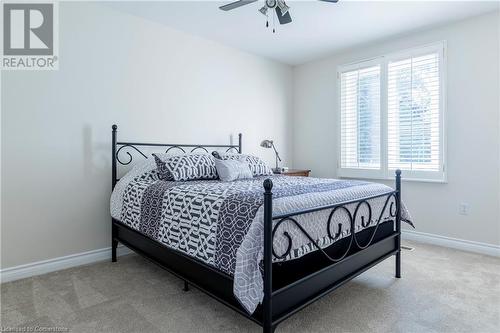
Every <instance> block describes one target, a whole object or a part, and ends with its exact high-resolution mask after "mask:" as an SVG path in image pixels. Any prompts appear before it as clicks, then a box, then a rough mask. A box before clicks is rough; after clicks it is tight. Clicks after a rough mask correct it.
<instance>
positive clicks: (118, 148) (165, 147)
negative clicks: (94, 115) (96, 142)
mask: <svg viewBox="0 0 500 333" xmlns="http://www.w3.org/2000/svg"><path fill="white" fill-rule="evenodd" d="M111 128H112V131H111V146H112V149H111V154H112V155H111V161H112V162H111V165H112V171H111V172H112V175H111V177H112V187H113V189H114V188H115V185H116V183H117V182H118V180H119V179H118V178H117V163H118V164H121V165H129V164H130V163H131V162H132V160H133V159H134V157H133V155H132V154H131V153H130V151H135V152H136V153H137V155H139V156H141V157H143V158H146V159H147V158H148V155H146V154H145V153H144V152H143V151H142V150H141V148H155V149H158V151H161V152H164V153H167V152H169V151H170V150H172V149H178V150H180V151H182V152H184V153H187V152H191V153H192V152H196V151H204V152H206V153H210V152H209V151H208V149H207V148H226V152H229V151H231V150H234V151H236V152H238V153H240V154H241V137H242V135H241V133H239V134H238V144H237V145H231V144H230V145H211V144H185V143H146V142H122V141H117V139H116V134H117V130H118V126H116V125H113V126H112V127H111ZM120 154H121V155H120ZM123 155H126V156H123ZM120 156H122V157H120Z"/></svg>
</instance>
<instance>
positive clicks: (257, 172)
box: [219, 153, 273, 176]
mask: <svg viewBox="0 0 500 333" xmlns="http://www.w3.org/2000/svg"><path fill="white" fill-rule="evenodd" d="M219 156H220V159H222V160H241V161H245V162H247V163H248V167H249V168H250V170H251V171H252V174H253V175H254V176H267V175H272V174H273V170H272V169H271V168H270V167H269V166H268V165H267V164H266V162H264V161H263V160H261V159H260V158H259V157H257V156H253V155H244V154H228V153H225V154H219Z"/></svg>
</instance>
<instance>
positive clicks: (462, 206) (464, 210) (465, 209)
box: [458, 202, 470, 215]
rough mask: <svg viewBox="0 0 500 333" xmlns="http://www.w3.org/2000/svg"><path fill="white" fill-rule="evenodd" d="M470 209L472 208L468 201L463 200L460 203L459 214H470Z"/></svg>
mask: <svg viewBox="0 0 500 333" xmlns="http://www.w3.org/2000/svg"><path fill="white" fill-rule="evenodd" d="M469 210H470V206H469V204H468V203H465V202H461V203H460V204H459V205H458V214H460V215H469Z"/></svg>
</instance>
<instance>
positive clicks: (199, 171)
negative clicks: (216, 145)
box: [153, 154, 217, 181]
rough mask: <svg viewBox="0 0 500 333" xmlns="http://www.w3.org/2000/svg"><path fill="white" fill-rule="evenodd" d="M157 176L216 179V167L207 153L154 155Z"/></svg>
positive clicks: (178, 179)
mask: <svg viewBox="0 0 500 333" xmlns="http://www.w3.org/2000/svg"><path fill="white" fill-rule="evenodd" d="M153 155H154V157H155V161H156V165H157V169H158V176H159V177H160V179H162V180H174V181H182V180H196V179H216V178H217V169H215V163H214V159H213V158H212V156H210V155H207V154H183V155H160V156H158V155H156V154H153Z"/></svg>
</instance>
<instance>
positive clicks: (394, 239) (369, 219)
mask: <svg viewBox="0 0 500 333" xmlns="http://www.w3.org/2000/svg"><path fill="white" fill-rule="evenodd" d="M272 187H273V184H272V181H271V180H270V179H266V180H265V181H264V190H265V192H264V272H263V273H264V274H263V275H264V301H263V307H262V310H263V312H262V315H263V327H264V332H273V331H274V329H275V327H276V325H278V324H279V323H280V322H281V321H283V320H285V319H286V318H288V317H289V316H291V315H292V314H294V313H295V312H297V311H299V310H301V309H302V308H304V307H306V306H307V305H309V304H310V303H312V302H314V301H315V300H317V299H318V298H320V297H322V296H325V295H326V294H328V293H330V292H331V291H333V290H335V289H337V288H338V287H340V286H342V285H343V284H344V283H346V282H348V281H349V280H351V279H353V278H354V277H356V276H358V275H359V274H361V273H363V272H364V271H366V270H367V269H369V268H370V267H373V266H374V265H376V264H378V263H379V262H381V261H382V260H385V259H387V258H388V257H390V256H392V255H395V256H396V274H395V275H396V277H397V278H399V277H400V275H401V266H400V261H401V258H400V250H401V171H400V170H397V171H396V189H395V190H394V191H391V192H388V193H384V194H381V195H376V196H372V197H367V198H362V199H357V200H352V201H346V202H342V203H338V204H334V205H329V206H323V207H317V208H312V209H307V210H301V211H295V212H291V213H286V214H281V215H275V216H273V214H272V204H273V195H272ZM376 198H384V199H383V200H384V205H383V208H382V210H381V211H380V213H379V214H378V216H376V219H375V220H374V219H373V218H374V216H372V215H373V209H372V207H371V205H370V200H371V199H376ZM348 206H350V207H351V210H350V209H348ZM352 207H353V208H352ZM362 207H364V208H365V209H364V213H362ZM352 209H353V213H351V211H352ZM321 210H326V211H329V214H328V219H327V221H325V227H326V231H327V235H328V237H329V239H330V240H331V241H332V242H333V241H337V240H338V239H339V238H340V237H341V232H342V227H341V225H340V224H339V225H338V226H337V229H336V232H334V231H333V230H334V229H335V226H334V225H333V224H334V221H335V220H334V217H335V216H336V214H338V213H339V212H343V213H344V214H346V215H347V217H348V219H349V225H350V235H349V236H347V244H348V245H347V246H346V247H345V249H343V251H342V253H340V254H338V255H336V256H333V255H332V254H331V253H330V254H329V253H327V252H326V251H325V250H324V249H323V248H322V247H321V246H320V245H319V244H318V243H317V242H316V240H315V239H314V238H313V237H312V236H311V235H310V234H309V233H308V232H307V231H306V230H305V228H304V227H303V226H302V225H301V224H300V223H299V222H298V221H297V219H296V217H297V216H299V215H301V214H306V213H312V212H317V211H321ZM387 215H389V216H390V217H391V218H392V221H393V222H394V228H393V232H392V233H390V234H389V235H386V236H384V237H383V238H379V237H376V235H377V230H378V228H379V226H380V224H381V222H382V220H383V217H384V216H387ZM357 221H358V222H360V225H361V226H362V227H363V228H367V227H369V226H370V225H371V226H372V228H371V233H370V234H369V235H368V236H365V237H364V238H363V239H359V236H358V235H357V234H356V232H354V231H355V226H356V223H357ZM283 223H291V224H293V226H294V227H296V228H297V229H298V230H300V232H301V233H302V235H303V236H305V237H306V238H307V239H308V240H309V242H310V243H311V244H313V245H314V247H315V248H316V249H317V252H319V253H321V255H322V256H323V257H324V259H325V260H326V261H327V262H328V265H326V267H324V268H322V269H320V270H318V271H315V272H312V273H310V274H308V275H307V276H305V277H303V278H301V279H299V280H297V281H295V282H293V283H291V284H288V285H285V286H280V288H279V289H273V274H272V269H273V265H272V262H273V257H274V258H278V259H280V258H284V257H286V256H287V255H288V254H289V253H290V251H291V250H292V248H293V241H294V240H293V238H292V237H291V236H290V234H289V233H287V232H286V231H285V232H283V233H282V234H281V235H280V236H282V237H285V239H286V240H287V249H286V251H285V252H284V253H281V254H278V253H276V251H275V249H274V243H275V242H274V239H275V237H277V235H278V232H279V227H280V225H282V224H283Z"/></svg>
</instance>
